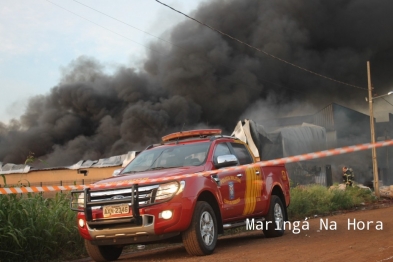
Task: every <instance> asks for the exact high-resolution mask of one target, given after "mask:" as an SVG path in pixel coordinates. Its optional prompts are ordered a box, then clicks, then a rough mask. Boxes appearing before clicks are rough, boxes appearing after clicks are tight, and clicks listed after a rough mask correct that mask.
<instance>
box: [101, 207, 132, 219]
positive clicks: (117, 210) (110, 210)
mask: <svg viewBox="0 0 393 262" xmlns="http://www.w3.org/2000/svg"><path fill="white" fill-rule="evenodd" d="M103 213H104V217H109V216H112V215H121V214H128V213H130V207H129V206H128V204H121V205H114V206H104V208H103Z"/></svg>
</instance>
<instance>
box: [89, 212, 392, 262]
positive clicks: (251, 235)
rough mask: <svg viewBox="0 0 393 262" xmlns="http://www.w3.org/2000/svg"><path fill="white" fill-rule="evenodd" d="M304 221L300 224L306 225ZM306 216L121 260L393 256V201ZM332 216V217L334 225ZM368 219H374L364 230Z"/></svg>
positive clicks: (371, 258) (129, 255) (374, 258)
mask: <svg viewBox="0 0 393 262" xmlns="http://www.w3.org/2000/svg"><path fill="white" fill-rule="evenodd" d="M321 219H322V221H326V219H328V221H329V223H328V225H329V226H330V227H331V229H328V230H325V229H323V228H322V229H321V228H320V224H321ZM348 219H349V220H350V223H353V222H354V219H355V220H356V222H359V221H362V222H364V224H365V228H364V229H363V230H360V229H354V227H353V226H350V229H348ZM303 221H304V220H303ZM303 221H301V222H300V225H307V224H306V223H305V222H303ZM307 221H308V222H309V229H308V230H307V229H305V230H301V231H300V233H298V234H294V232H292V231H291V230H288V228H287V230H286V232H285V234H284V236H282V237H279V238H270V239H268V238H265V237H264V236H263V233H262V232H260V231H249V232H245V233H240V234H238V235H234V236H224V237H221V238H220V239H219V241H218V244H217V247H216V250H215V252H214V253H213V254H212V255H210V256H204V257H193V256H190V255H188V254H187V252H186V250H185V249H184V247H183V246H182V245H181V244H176V245H172V246H170V247H165V248H157V249H153V250H143V251H138V252H135V253H126V254H123V255H122V256H121V257H120V259H119V260H120V261H124V262H125V261H198V262H202V261H226V262H229V261H263V260H264V261H266V260H267V261H379V262H382V261H393V207H392V206H391V205H390V207H379V208H378V209H372V210H360V211H355V212H348V213H345V214H339V215H334V216H329V217H316V218H314V217H313V218H311V219H308V220H307ZM333 221H334V222H336V230H334V228H335V226H334V222H333ZM367 221H373V223H372V224H371V223H370V225H369V229H368V230H367ZM377 221H380V222H381V223H377ZM325 223H326V222H325ZM362 225H363V224H362V223H361V222H360V223H359V224H358V226H360V228H361V227H362ZM381 227H382V228H381ZM300 229H301V228H300ZM378 229H382V230H378ZM292 230H293V227H292ZM85 261H89V260H85Z"/></svg>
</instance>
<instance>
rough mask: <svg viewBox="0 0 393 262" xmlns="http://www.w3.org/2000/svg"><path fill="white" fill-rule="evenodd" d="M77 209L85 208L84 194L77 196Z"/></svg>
mask: <svg viewBox="0 0 393 262" xmlns="http://www.w3.org/2000/svg"><path fill="white" fill-rule="evenodd" d="M78 207H82V208H84V207H85V193H80V194H79V196H78Z"/></svg>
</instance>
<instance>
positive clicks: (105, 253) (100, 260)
mask: <svg viewBox="0 0 393 262" xmlns="http://www.w3.org/2000/svg"><path fill="white" fill-rule="evenodd" d="M85 247H86V251H87V253H88V254H89V256H90V257H91V258H92V259H93V260H94V261H96V262H105V261H113V260H117V259H118V258H119V257H120V255H121V252H123V247H118V246H96V245H93V244H92V243H91V242H90V241H89V240H86V239H85Z"/></svg>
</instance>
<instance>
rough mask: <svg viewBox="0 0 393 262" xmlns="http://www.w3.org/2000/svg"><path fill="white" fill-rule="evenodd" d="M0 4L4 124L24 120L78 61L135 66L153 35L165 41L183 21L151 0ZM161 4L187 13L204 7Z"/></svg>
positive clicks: (0, 118) (0, 115)
mask: <svg viewBox="0 0 393 262" xmlns="http://www.w3.org/2000/svg"><path fill="white" fill-rule="evenodd" d="M0 2H1V4H0V39H1V40H0V122H3V123H8V122H9V120H10V119H12V118H18V117H19V116H20V115H22V113H23V112H24V111H25V109H26V105H27V101H28V99H29V98H30V97H33V96H36V95H45V94H47V93H48V92H49V90H50V89H51V88H52V87H54V86H56V84H58V82H59V80H60V78H61V75H62V71H63V70H65V68H67V66H68V65H69V64H70V63H71V62H72V61H74V60H75V59H77V58H78V57H80V56H88V57H93V58H94V59H96V60H97V61H99V62H100V63H102V64H105V66H106V70H108V71H111V70H114V69H115V68H116V67H117V66H120V65H129V66H137V65H138V63H140V62H141V61H142V60H143V59H144V58H145V54H146V48H147V46H148V43H149V42H151V41H152V40H156V38H155V37H153V36H151V35H154V36H156V37H160V38H163V39H165V32H167V31H168V30H169V29H170V28H171V27H172V26H173V25H175V24H177V23H179V22H180V21H183V20H184V19H186V18H185V17H183V16H181V15H180V14H177V13H175V12H173V11H172V10H170V9H168V8H167V7H164V6H163V5H161V4H159V3H157V2H156V1H154V0H144V1H141V0H128V1H127V0H116V1H104V0H95V1H92V0H78V1H73V0H61V1H60V0H50V1H49V0H33V1H24V0H0ZM163 2H164V3H166V4H168V5H171V6H173V7H174V8H177V9H179V10H181V11H184V12H185V13H190V12H191V11H192V10H194V9H196V7H197V6H198V5H199V4H200V3H201V2H203V1H202V0H178V1H174V0H167V1H163ZM114 3H116V4H114ZM89 7H90V8H89ZM91 8H94V9H96V10H98V11H100V12H102V13H105V14H106V15H109V16H111V17H114V18H116V19H118V20H120V21H121V22H119V21H116V20H114V19H112V18H110V17H108V16H106V15H104V14H101V13H99V12H97V11H95V10H93V9H91ZM66 9H67V10H68V11H67V10H66ZM82 17H83V18H82ZM88 20H89V21H88ZM122 22H123V23H122ZM124 23H126V24H128V25H126V24H124ZM104 28H106V29H104ZM136 28H137V29H136ZM138 29H139V30H138ZM142 31H145V32H147V33H144V32H142ZM150 34H151V35H150ZM161 42H163V41H161Z"/></svg>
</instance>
